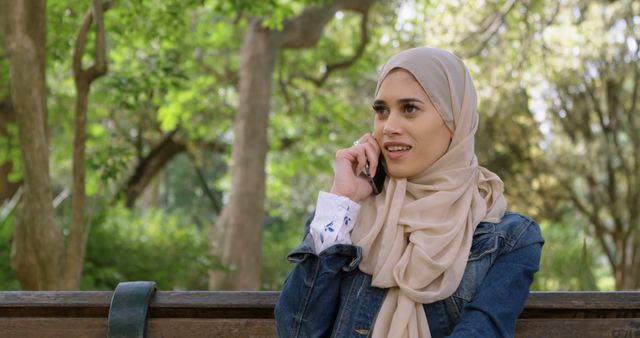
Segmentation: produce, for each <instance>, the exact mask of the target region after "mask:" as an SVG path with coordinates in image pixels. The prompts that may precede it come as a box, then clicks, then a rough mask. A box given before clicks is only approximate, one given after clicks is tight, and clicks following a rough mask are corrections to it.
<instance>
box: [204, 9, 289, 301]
mask: <svg viewBox="0 0 640 338" xmlns="http://www.w3.org/2000/svg"><path fill="white" fill-rule="evenodd" d="M261 25H262V23H261V22H260V21H259V20H256V19H254V20H253V21H252V22H251V24H250V25H249V27H248V28H247V33H246V35H245V38H244V43H243V45H242V50H241V64H240V105H239V107H238V112H237V113H236V119H235V125H234V142H233V151H232V158H233V160H232V161H233V168H232V172H233V178H232V188H231V192H230V195H229V201H228V202H227V204H226V205H225V207H224V209H223V210H222V214H221V215H220V218H219V220H218V224H217V225H216V231H214V232H213V233H214V236H215V235H222V236H223V238H224V239H223V241H222V247H220V248H219V250H220V251H219V252H216V253H217V254H221V255H220V256H219V259H220V261H221V263H222V264H224V265H226V267H227V268H228V269H229V270H230V271H229V273H224V272H222V271H211V272H210V281H209V287H210V288H211V289H238V290H257V289H259V288H260V266H261V257H262V251H261V248H262V246H261V243H262V222H263V219H264V205H263V204H264V196H265V170H264V168H265V161H266V154H267V125H268V123H269V118H268V117H269V102H270V99H271V76H272V74H273V70H274V68H275V61H276V58H277V56H278V53H279V46H278V45H276V44H274V43H273V42H274V41H273V34H272V32H271V31H269V30H266V29H264V28H262V27H261ZM218 229H224V231H219V230H218ZM216 240H217V239H216V238H214V242H215V241H216ZM238 249H240V250H238Z"/></svg>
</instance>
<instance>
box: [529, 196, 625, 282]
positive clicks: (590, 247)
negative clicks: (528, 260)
mask: <svg viewBox="0 0 640 338" xmlns="http://www.w3.org/2000/svg"><path fill="white" fill-rule="evenodd" d="M565 211H566V214H565V216H564V218H563V220H562V221H561V222H557V223H554V222H549V221H543V222H542V223H541V226H542V233H543V235H544V237H545V244H544V247H543V250H542V260H541V263H540V271H539V272H538V273H537V274H536V278H535V280H534V285H533V289H535V290H568V291H594V290H609V291H611V290H614V289H615V288H614V280H613V277H612V274H611V270H610V267H609V266H607V264H606V262H604V261H602V259H600V257H602V251H601V249H600V248H599V246H598V245H597V244H596V243H594V241H593V239H592V238H590V236H589V233H588V231H586V229H585V227H584V223H583V220H582V219H580V218H579V217H575V215H574V214H572V213H571V210H570V209H566V210H565Z"/></svg>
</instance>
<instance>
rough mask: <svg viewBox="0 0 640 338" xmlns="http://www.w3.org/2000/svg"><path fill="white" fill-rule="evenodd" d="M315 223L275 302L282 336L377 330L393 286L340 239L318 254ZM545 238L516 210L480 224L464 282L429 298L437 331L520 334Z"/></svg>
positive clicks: (295, 254) (367, 333)
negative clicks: (377, 279)
mask: <svg viewBox="0 0 640 338" xmlns="http://www.w3.org/2000/svg"><path fill="white" fill-rule="evenodd" d="M308 226H309V222H307V225H306V226H305V230H306V231H305V233H306V235H305V239H304V241H303V242H302V244H301V245H300V246H299V247H298V248H296V249H295V250H294V251H293V252H291V253H290V254H289V255H288V259H289V260H290V261H292V262H295V263H296V265H295V267H294V268H293V270H292V271H291V272H290V273H289V276H288V277H287V280H286V281H285V282H284V286H283V289H282V292H281V294H280V298H279V299H278V303H277V304H276V309H275V317H276V327H277V332H278V336H279V337H304V338H310V337H368V336H370V335H371V333H372V331H373V330H372V328H373V324H374V323H375V318H376V316H377V314H378V311H379V309H380V307H381V305H382V302H383V300H384V297H385V295H386V289H381V288H376V287H373V286H371V275H368V274H366V273H364V272H362V271H360V270H359V269H358V263H359V262H360V260H361V258H362V250H361V248H360V247H358V246H355V245H344V244H338V245H334V246H332V247H330V248H328V249H326V250H324V251H323V252H321V253H320V254H319V255H316V254H315V253H314V250H313V239H312V238H311V235H309V231H308ZM543 243H544V240H543V238H542V235H541V233H540V227H539V226H538V224H537V223H535V222H534V221H532V220H531V219H529V218H526V217H524V216H522V215H519V214H516V213H511V212H507V213H506V214H505V215H504V217H503V218H502V220H501V221H500V223H497V224H494V223H484V222H483V223H480V224H478V227H477V228H476V231H475V233H474V236H473V244H472V246H471V252H470V255H469V260H468V263H467V267H466V270H465V272H464V275H463V277H462V281H461V282H460V285H459V286H458V289H457V290H456V292H455V293H454V294H453V295H452V296H451V297H449V298H446V299H444V300H441V301H438V302H435V303H432V304H425V305H424V308H425V312H426V314H427V320H428V322H429V329H430V331H431V336H432V337H433V338H440V337H513V336H514V332H515V324H516V319H517V318H518V316H519V315H520V312H521V311H522V308H523V307H524V302H525V300H526V298H527V296H528V295H529V286H530V285H531V282H532V281H533V275H534V274H535V273H536V271H538V268H539V262H540V253H541V249H542V245H543Z"/></svg>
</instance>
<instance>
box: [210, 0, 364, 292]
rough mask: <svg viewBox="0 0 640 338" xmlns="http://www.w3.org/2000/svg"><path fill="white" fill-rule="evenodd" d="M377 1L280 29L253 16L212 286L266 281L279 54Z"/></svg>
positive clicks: (306, 14) (314, 14)
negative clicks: (270, 140)
mask: <svg viewBox="0 0 640 338" xmlns="http://www.w3.org/2000/svg"><path fill="white" fill-rule="evenodd" d="M373 2H374V1H349V0H345V1H334V2H332V3H330V4H325V5H323V6H319V7H315V6H314V7H310V8H308V9H306V10H304V11H303V12H302V13H300V14H299V15H297V16H296V17H293V18H291V19H289V20H287V21H285V22H284V23H283V28H282V30H280V31H277V30H272V29H267V28H265V27H264V26H263V22H262V20H261V19H259V18H251V19H250V21H249V26H248V27H247V31H246V33H245V36H244V42H243V45H242V49H241V51H240V55H241V62H240V65H241V66H240V83H239V90H240V92H239V96H240V100H239V102H240V104H239V106H238V111H237V113H236V118H235V124H234V141H233V150H232V176H233V177H232V185H231V191H230V192H229V199H228V202H227V203H226V204H225V206H224V208H223V210H222V213H221V215H220V218H219V219H218V222H217V223H216V225H215V227H214V231H212V247H213V253H214V255H215V256H217V257H218V258H219V260H220V263H221V264H222V265H223V266H225V267H226V268H227V269H228V270H227V271H224V270H222V271H220V270H214V271H211V272H210V283H209V287H210V288H211V289H240V290H242V289H254V290H255V289H258V288H259V286H260V266H261V247H262V224H263V222H264V203H265V201H264V198H265V178H266V177H265V162H266V155H267V150H268V147H267V129H268V125H269V110H270V98H271V83H272V80H273V73H274V69H275V64H276V60H277V58H278V55H279V54H280V53H281V51H282V50H283V49H287V48H296V49H299V48H306V47H310V46H313V45H314V44H315V43H316V42H317V41H318V40H319V39H320V37H321V36H322V30H323V28H324V27H325V25H326V24H327V23H328V22H329V21H330V20H331V18H332V17H333V16H334V15H335V13H336V11H338V10H342V9H343V10H355V11H359V12H361V13H363V15H364V13H366V12H367V11H368V9H369V7H370V6H371V4H372V3H373ZM220 239H222V241H221V243H220Z"/></svg>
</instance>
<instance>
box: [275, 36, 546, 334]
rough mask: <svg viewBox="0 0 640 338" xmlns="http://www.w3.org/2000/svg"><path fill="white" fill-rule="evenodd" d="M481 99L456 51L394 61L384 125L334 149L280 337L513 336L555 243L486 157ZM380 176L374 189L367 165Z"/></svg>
mask: <svg viewBox="0 0 640 338" xmlns="http://www.w3.org/2000/svg"><path fill="white" fill-rule="evenodd" d="M476 104H477V103H476V91H475V88H474V86H473V83H472V81H471V77H470V75H469V71H468V70H467V68H466V67H465V65H464V63H463V62H462V61H461V60H460V59H459V58H457V57H456V56H454V55H453V54H451V53H449V52H446V51H443V50H439V49H434V48H415V49H410V50H407V51H404V52H401V53H399V54H397V55H395V56H393V57H391V58H390V59H389V60H388V61H387V63H385V65H384V66H383V68H382V71H381V73H380V76H379V78H378V85H377V87H376V94H375V101H374V104H373V110H374V112H375V118H374V123H373V127H374V128H373V129H374V132H373V133H372V134H365V135H363V136H362V137H361V138H360V139H359V140H358V141H356V142H354V144H353V146H351V147H349V148H346V149H341V150H339V151H338V152H337V153H336V165H335V177H334V183H333V186H332V188H331V192H330V193H325V192H320V195H319V198H318V204H317V207H316V212H315V214H314V216H313V217H312V218H311V220H310V221H309V222H308V223H307V225H306V227H305V230H306V236H305V239H304V241H303V243H302V244H301V245H300V246H299V247H298V248H297V249H296V250H294V251H293V252H292V253H291V254H289V257H288V258H289V260H290V261H292V262H295V263H296V265H295V267H294V269H293V270H292V271H291V273H290V274H289V276H288V277H287V280H286V281H285V284H284V287H283V290H282V293H281V295H280V299H279V300H278V304H277V305H276V322H277V330H278V335H279V336H281V337H329V336H331V337H338V336H339V337H343V336H346V337H363V336H372V337H434V338H435V337H445V336H448V337H512V336H513V335H514V332H515V322H516V319H517V317H518V315H519V314H520V312H521V311H522V308H523V306H524V302H525V300H526V298H527V296H528V293H529V286H530V285H531V282H532V280H533V275H534V274H535V272H536V271H537V270H538V267H539V260H540V252H541V248H542V244H543V239H542V236H541V234H540V229H539V226H538V225H537V224H536V223H535V222H533V221H532V220H530V219H528V218H526V217H524V216H521V215H518V214H515V213H510V212H507V211H506V202H505V200H504V197H503V184H502V181H501V180H500V178H499V177H498V176H497V175H496V174H494V173H492V172H491V171H489V170H487V169H485V168H483V167H481V166H479V165H478V162H477V159H476V156H475V153H474V135H475V132H476V130H477V126H478V114H477V112H476ZM380 155H381V156H380ZM379 158H380V160H381V161H383V168H382V167H379V166H378V159H379ZM380 170H384V171H385V174H386V176H387V178H386V179H385V180H384V187H380V188H381V190H382V191H381V192H380V193H379V194H373V192H374V190H376V188H375V186H374V185H373V184H372V180H371V179H369V178H370V177H368V176H367V175H366V174H361V172H363V171H364V172H367V171H370V172H369V173H368V174H370V175H371V176H374V175H376V174H378V175H377V176H378V177H380V174H381V173H380V172H379V171H380Z"/></svg>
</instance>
